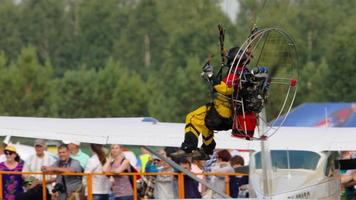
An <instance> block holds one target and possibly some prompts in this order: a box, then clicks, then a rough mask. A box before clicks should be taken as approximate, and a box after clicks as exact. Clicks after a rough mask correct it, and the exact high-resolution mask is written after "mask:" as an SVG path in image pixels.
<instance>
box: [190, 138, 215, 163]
mask: <svg viewBox="0 0 356 200" xmlns="http://www.w3.org/2000/svg"><path fill="white" fill-rule="evenodd" d="M215 146H216V143H215V141H214V140H212V141H211V142H210V144H208V145H206V144H204V143H203V145H202V146H201V149H197V150H194V151H193V152H192V160H209V159H210V156H209V155H213V153H214V149H215Z"/></svg>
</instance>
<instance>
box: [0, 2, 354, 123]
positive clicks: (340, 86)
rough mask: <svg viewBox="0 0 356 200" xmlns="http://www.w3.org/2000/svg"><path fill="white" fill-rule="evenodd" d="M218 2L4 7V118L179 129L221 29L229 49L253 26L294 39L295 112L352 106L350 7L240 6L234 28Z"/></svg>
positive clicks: (202, 87)
mask: <svg viewBox="0 0 356 200" xmlns="http://www.w3.org/2000/svg"><path fill="white" fill-rule="evenodd" d="M219 3H220V1H214V0H206V1H200V0H171V1H159V0H150V1H144V0H135V1H129V0H106V1H104V2H102V1H97V0H85V1H84V0H70V1H67V0H62V1H58V0H24V1H15V0H3V1H1V6H0V92H1V94H2V98H1V99H0V114H2V115H28V116H59V117H111V116H117V117H120V116H152V117H156V118H158V119H159V120H161V121H176V122H182V121H183V120H184V117H185V115H186V113H188V112H189V111H190V110H192V109H194V108H196V107H198V106H200V105H202V104H204V103H206V102H208V101H209V98H210V97H209V89H208V87H207V84H206V83H205V82H204V81H202V79H201V78H200V70H201V66H202V64H204V63H205V62H206V60H207V58H208V55H209V54H214V55H215V56H214V57H213V60H212V63H213V65H214V66H216V68H217V66H219V62H220V52H219V47H218V32H217V24H219V23H222V24H223V25H224V26H225V28H226V38H225V48H226V49H229V48H230V47H232V46H239V45H241V43H242V42H243V41H244V40H245V39H246V37H247V36H248V34H249V30H250V28H251V27H252V25H253V24H254V23H256V24H257V26H259V27H266V26H273V27H280V28H282V29H284V30H286V31H287V32H288V33H289V34H290V35H292V36H293V38H294V39H295V41H296V44H297V49H298V53H299V61H300V62H299V63H300V69H301V70H300V72H301V73H300V75H301V76H300V77H301V78H300V80H299V84H300V87H299V93H298V96H297V103H302V102H305V101H354V99H355V96H356V93H355V92H354V90H353V88H355V86H356V85H355V84H356V83H354V82H353V81H352V77H353V76H355V75H356V71H355V68H354V66H355V64H356V60H355V55H356V48H355V47H356V44H355V40H354V39H353V36H354V35H355V33H356V28H355V26H354V21H355V20H356V14H355V12H354V10H355V7H356V2H355V1H352V0H343V1H338V0H313V1H310V0H299V1H294V0H290V1H285V0H267V1H266V0H257V1H256V0H243V1H239V3H240V9H239V14H238V16H237V20H236V21H237V23H236V24H233V23H231V22H230V21H229V19H228V18H227V16H226V15H225V14H224V13H223V12H222V10H221V8H220V7H219V5H218V4H219ZM345 75H346V76H345ZM271 99H273V98H272V97H271Z"/></svg>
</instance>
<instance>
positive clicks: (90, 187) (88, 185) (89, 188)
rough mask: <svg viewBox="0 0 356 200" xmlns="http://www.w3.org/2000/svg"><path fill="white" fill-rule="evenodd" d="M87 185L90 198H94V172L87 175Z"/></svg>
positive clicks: (90, 199) (89, 199)
mask: <svg viewBox="0 0 356 200" xmlns="http://www.w3.org/2000/svg"><path fill="white" fill-rule="evenodd" d="M87 179H88V182H87V187H88V200H92V199H93V174H88V175H87Z"/></svg>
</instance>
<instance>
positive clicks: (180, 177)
mask: <svg viewBox="0 0 356 200" xmlns="http://www.w3.org/2000/svg"><path fill="white" fill-rule="evenodd" d="M184 193H185V192H184V174H183V173H179V174H178V196H179V199H184V196H185V195H184Z"/></svg>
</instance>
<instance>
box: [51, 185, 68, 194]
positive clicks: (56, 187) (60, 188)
mask: <svg viewBox="0 0 356 200" xmlns="http://www.w3.org/2000/svg"><path fill="white" fill-rule="evenodd" d="M55 192H60V193H65V192H66V189H65V187H64V185H63V184H62V183H56V184H55V185H54V187H53V189H52V193H55Z"/></svg>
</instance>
